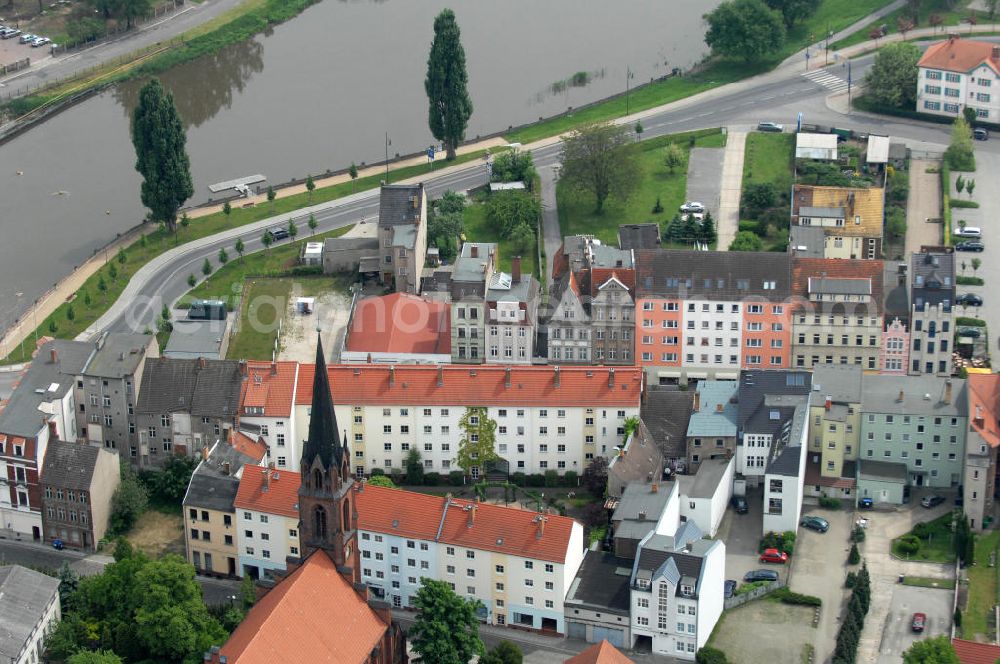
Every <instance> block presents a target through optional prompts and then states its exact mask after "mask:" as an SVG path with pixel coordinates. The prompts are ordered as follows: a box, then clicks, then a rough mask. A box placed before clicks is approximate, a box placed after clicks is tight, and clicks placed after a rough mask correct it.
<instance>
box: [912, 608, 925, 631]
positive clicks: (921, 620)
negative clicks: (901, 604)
mask: <svg viewBox="0 0 1000 664" xmlns="http://www.w3.org/2000/svg"><path fill="white" fill-rule="evenodd" d="M926 624H927V614H926V613H914V614H913V620H911V621H910V628H911V629H912V630H913V631H914V632H922V631H924V626H925V625H926Z"/></svg>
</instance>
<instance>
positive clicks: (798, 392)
mask: <svg viewBox="0 0 1000 664" xmlns="http://www.w3.org/2000/svg"><path fill="white" fill-rule="evenodd" d="M811 389H812V374H811V373H809V372H808V371H763V370H758V371H750V370H747V371H744V372H743V373H742V374H741V376H740V382H739V388H738V392H737V393H736V404H737V405H736V410H737V411H738V415H737V422H736V427H735V428H736V430H737V433H736V474H737V476H738V477H739V478H740V479H742V480H744V481H745V482H746V484H747V486H751V487H756V486H760V485H761V484H762V483H765V482H764V478H765V475H766V474H767V473H768V472H770V465H771V462H772V460H773V458H774V451H775V449H776V447H777V446H778V445H779V443H780V441H781V439H782V438H783V437H785V436H787V434H788V433H789V430H790V428H791V426H792V420H793V418H794V416H795V412H796V409H798V408H800V407H801V406H802V405H803V404H805V403H806V401H807V400H808V397H809V392H810V390H811ZM765 484H766V483H765ZM765 513H766V512H765ZM786 530H788V529H786ZM792 530H794V528H792Z"/></svg>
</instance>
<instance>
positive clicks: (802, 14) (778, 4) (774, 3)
mask: <svg viewBox="0 0 1000 664" xmlns="http://www.w3.org/2000/svg"><path fill="white" fill-rule="evenodd" d="M764 2H765V4H767V6H768V7H770V8H771V9H774V10H776V11H778V12H779V13H780V14H781V18H782V19H783V20H784V22H785V27H787V28H788V29H791V28H792V26H794V25H795V24H796V23H798V22H799V21H801V20H802V19H805V18H809V17H810V16H812V14H813V12H815V11H816V7H818V6H819V5H818V3H816V2H815V1H814V0H764Z"/></svg>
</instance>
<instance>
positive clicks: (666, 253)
mask: <svg viewBox="0 0 1000 664" xmlns="http://www.w3.org/2000/svg"><path fill="white" fill-rule="evenodd" d="M635 262H636V284H635V285H636V291H637V297H638V298H643V297H682V298H693V297H698V298H702V299H706V300H742V299H744V298H747V297H750V296H759V297H763V298H766V299H767V300H770V301H777V300H784V299H785V298H787V297H788V296H789V295H790V294H791V288H792V262H791V257H790V256H789V255H788V254H786V253H778V252H773V251H771V252H768V251H758V252H743V251H678V250H670V249H659V250H648V249H646V250H641V251H636V252H635ZM765 282H767V283H768V284H769V283H770V282H774V288H773V289H772V288H764V284H765Z"/></svg>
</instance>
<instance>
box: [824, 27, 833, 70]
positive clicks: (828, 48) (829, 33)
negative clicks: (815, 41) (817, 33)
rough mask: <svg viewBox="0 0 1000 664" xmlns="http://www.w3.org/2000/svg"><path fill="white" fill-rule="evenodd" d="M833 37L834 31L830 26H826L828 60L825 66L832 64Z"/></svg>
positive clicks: (826, 59)
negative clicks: (831, 45) (831, 44)
mask: <svg viewBox="0 0 1000 664" xmlns="http://www.w3.org/2000/svg"><path fill="white" fill-rule="evenodd" d="M831 37H833V30H831V29H830V26H829V24H828V25H827V26H826V58H825V61H824V63H823V66H826V65H828V64H830V38H831Z"/></svg>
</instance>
